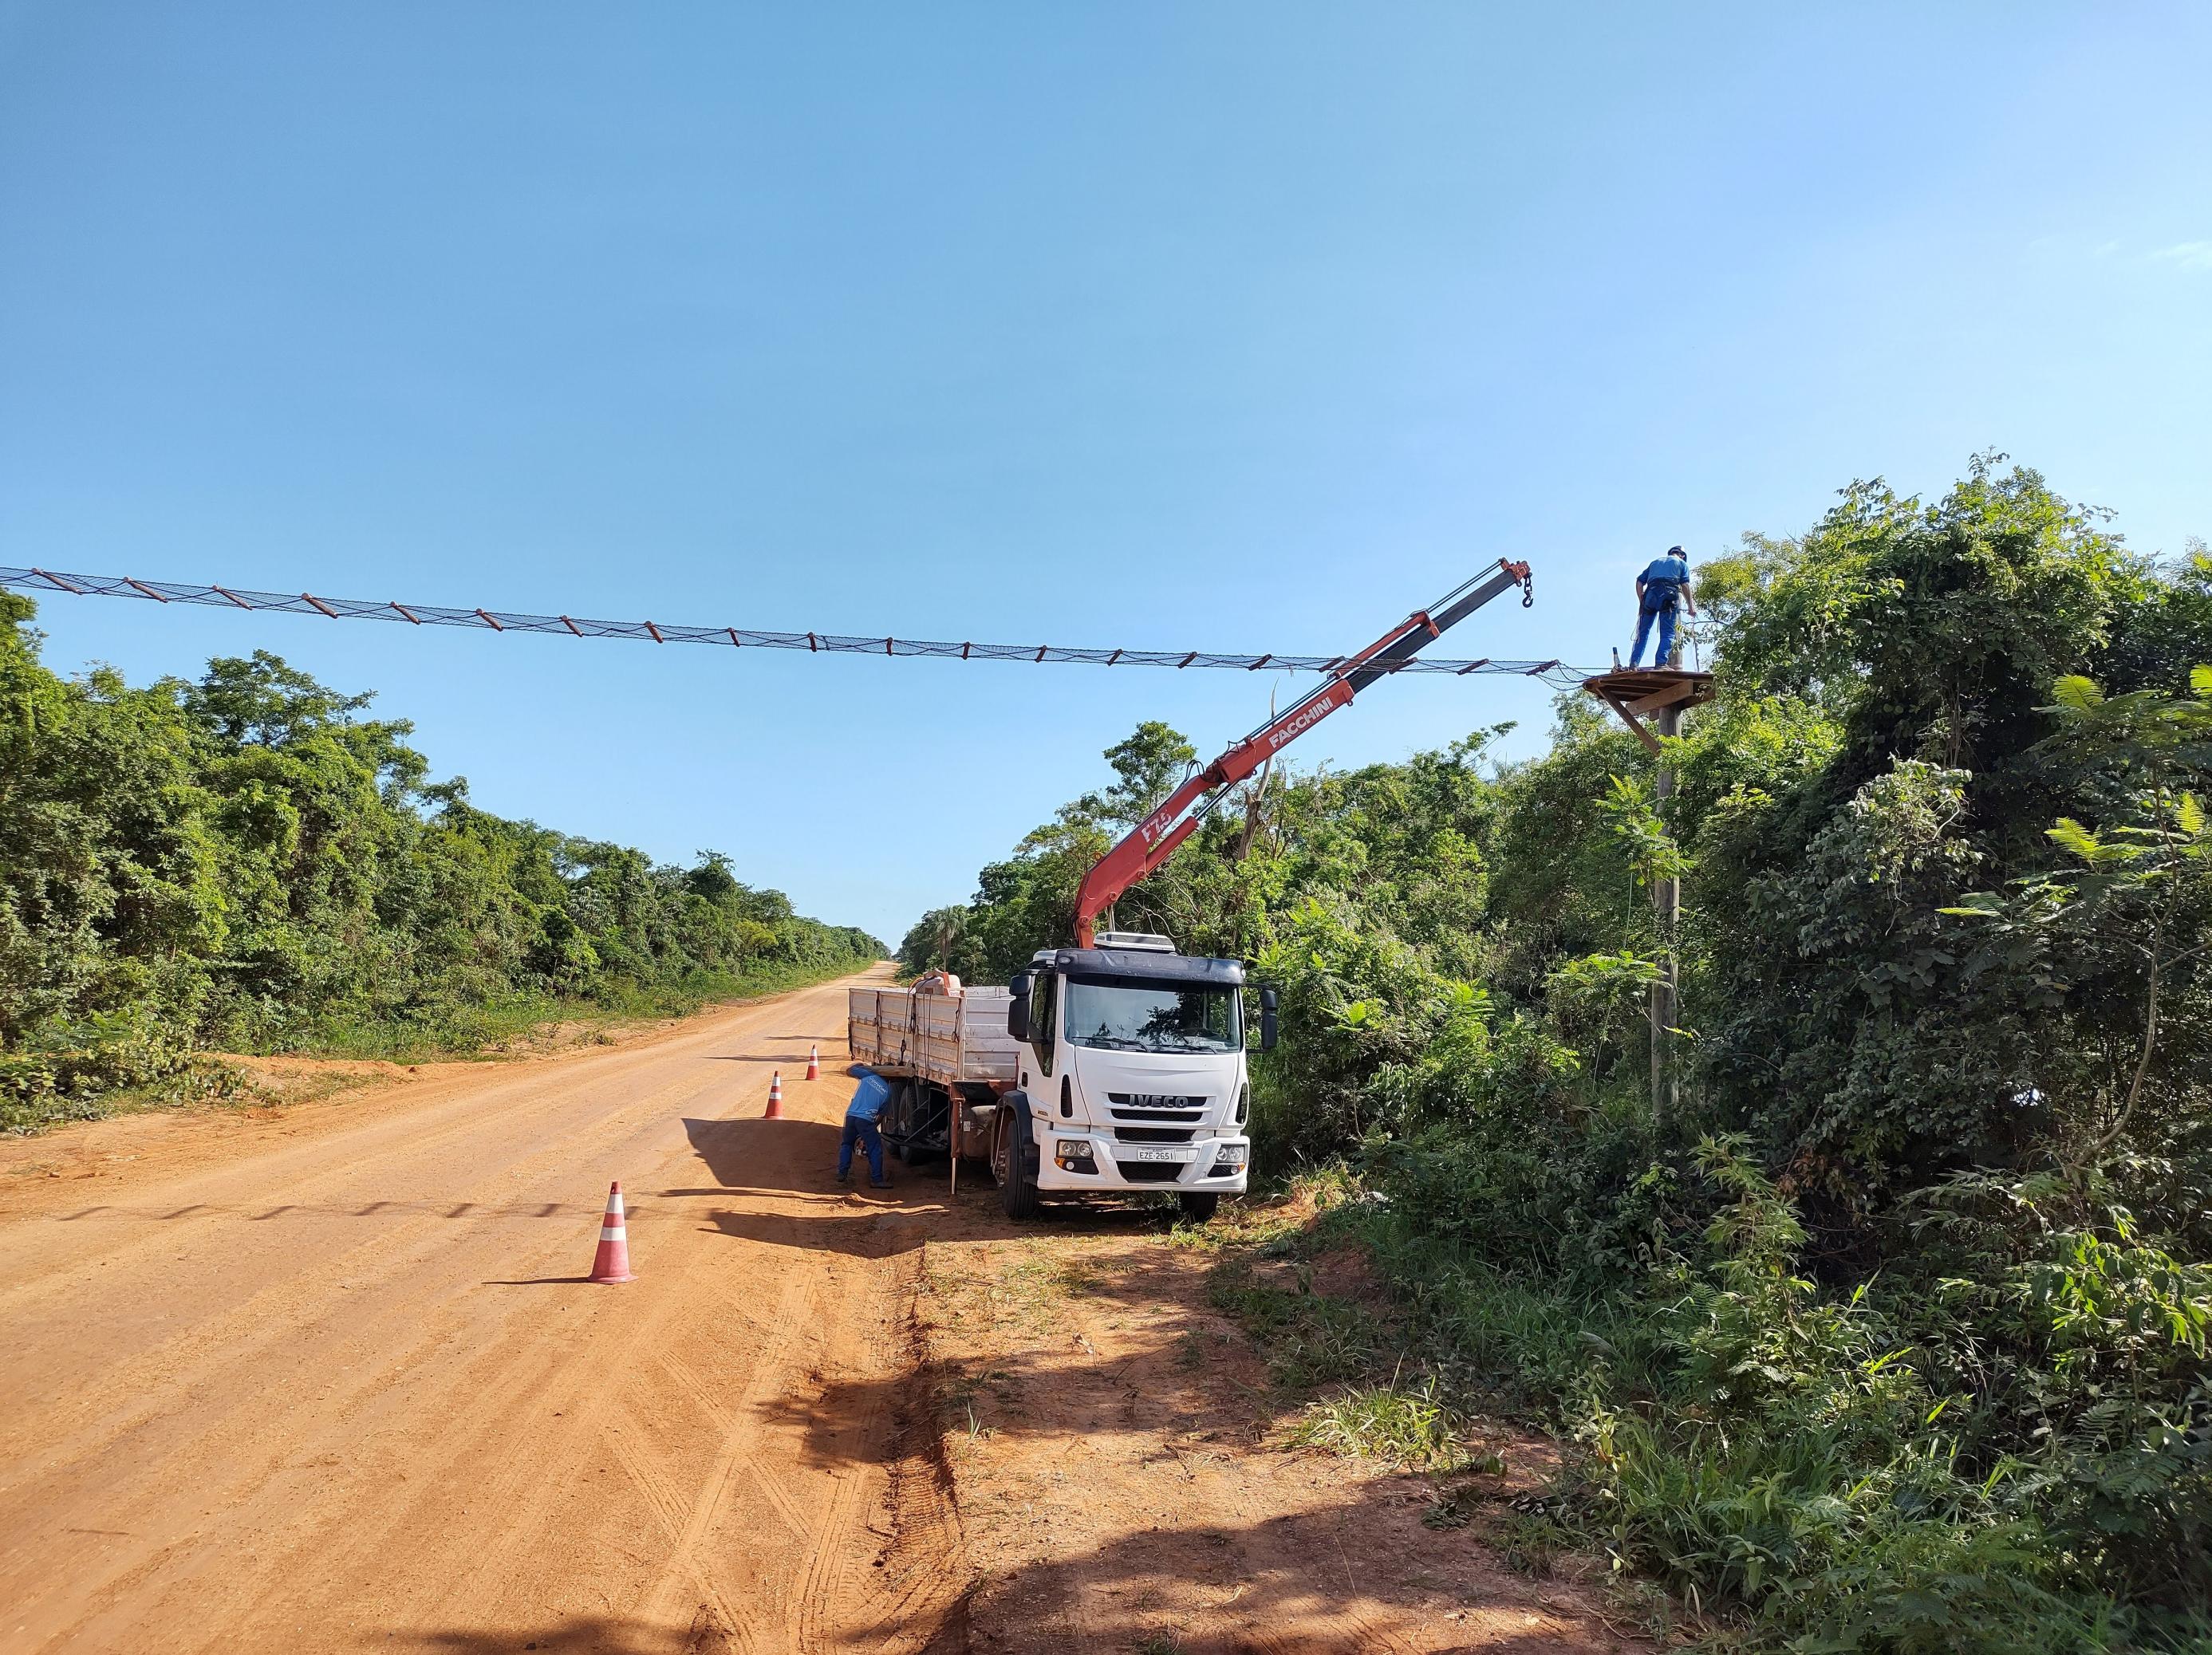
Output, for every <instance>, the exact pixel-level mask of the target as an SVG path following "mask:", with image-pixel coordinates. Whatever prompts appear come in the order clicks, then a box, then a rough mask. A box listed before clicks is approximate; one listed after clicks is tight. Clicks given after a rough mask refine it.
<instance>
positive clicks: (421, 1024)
mask: <svg viewBox="0 0 2212 1655" xmlns="http://www.w3.org/2000/svg"><path fill="white" fill-rule="evenodd" d="M857 969H859V967H858V966H856V965H855V964H854V962H852V961H839V962H837V963H836V964H833V965H820V966H800V965H781V964H771V965H763V966H758V967H752V968H750V969H748V970H745V971H742V972H734V973H732V972H719V973H712V974H707V973H702V974H698V975H696V976H693V977H691V978H688V979H685V980H684V981H683V982H680V983H673V984H666V985H657V986H650V987H640V986H635V985H622V986H621V987H619V988H613V989H609V990H606V991H602V992H600V993H598V994H596V995H593V996H592V997H588V998H585V997H575V996H572V995H551V994H514V995H508V996H504V997H501V998H499V999H495V1000H489V1001H486V1002H483V1003H479V1004H475V1005H462V1006H444V1007H439V1008H436V1009H435V1010H430V1011H424V1012H416V1013H401V1014H398V1015H393V1016H390V1017H384V1018H374V1019H371V1018H361V1017H346V1018H334V1019H331V1020H327V1021H316V1020H311V1021H307V1022H305V1023H303V1024H301V1026H299V1027H298V1028H296V1029H295V1030H290V1031H288V1032H287V1033H286V1034H284V1035H283V1036H282V1037H280V1038H278V1039H276V1040H269V1041H264V1042H260V1043H257V1044H256V1045H255V1046H253V1047H252V1050H254V1051H256V1052H260V1053H263V1054H269V1055H273V1054H276V1053H284V1054H289V1055H294V1056H301V1057H323V1058H369V1059H380V1060H383V1061H386V1062H390V1063H420V1062H422V1061H423V1060H424V1059H425V1058H478V1057H482V1058H498V1057H504V1056H507V1055H510V1054H512V1053H514V1052H527V1051H533V1050H534V1051H543V1050H545V1049H548V1048H549V1047H550V1046H566V1045H575V1044H580V1043H582V1042H584V1041H586V1040H590V1039H592V1037H593V1036H594V1035H596V1034H602V1033H606V1032H609V1031H611V1030H612V1029H614V1028H617V1027H620V1026H622V1025H624V1024H629V1023H637V1022H646V1021H658V1020H659V1019H662V1018H668V1017H685V1016H690V1015H691V1014H693V1013H694V1012H696V1011H700V1010H702V1009H705V1008H706V1007H708V1006H710V1005H724V1004H729V1003H733V1002H736V1001H741V1000H751V999H758V998H760V997H763V996H765V995H769V994H783V993H787V992H789V991H792V990H793V989H800V988H811V987H812V986H813V985H815V984H817V983H826V982H829V981H830V980H832V979H836V978H839V977H844V976H848V975H850V974H851V973H853V972H854V971H855V970H857Z"/></svg>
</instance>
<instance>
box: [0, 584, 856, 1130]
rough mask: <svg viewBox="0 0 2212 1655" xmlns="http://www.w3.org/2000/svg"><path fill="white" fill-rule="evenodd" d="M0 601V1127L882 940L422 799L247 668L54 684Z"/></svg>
mask: <svg viewBox="0 0 2212 1655" xmlns="http://www.w3.org/2000/svg"><path fill="white" fill-rule="evenodd" d="M33 613H34V611H33V606H32V604H31V603H30V602H29V600H27V599H26V598H22V597H16V596H15V595H13V594H8V593H0V621H4V623H5V625H4V629H0V1125H4V1126H11V1127H23V1126H30V1125H39V1124H41V1123H44V1122H46V1121H49V1120H52V1119H57V1118H65V1117H67V1116H70V1115H72V1114H82V1113H85V1112H90V1111H92V1110H94V1109H96V1108H97V1107H98V1100H99V1098H100V1095H101V1094H103V1093H105V1092H106V1091H108V1090H110V1089H112V1088H115V1087H117V1086H121V1085H132V1084H142V1083H146V1082H157V1081H159V1080H160V1079H161V1077H162V1076H167V1075H169V1074H171V1073H173V1072H174V1071H175V1070H177V1069H178V1068H179V1065H180V1064H183V1063H184V1061H185V1058H186V1057H187V1055H188V1054H189V1053H191V1052H193V1051H195V1050H197V1049H201V1048H204V1047H210V1046H213V1047H218V1048H222V1049H226V1050H240V1049H246V1050H270V1049H286V1048H298V1047H304V1046H318V1045H323V1044H327V1043H329V1042H331V1041H332V1040H339V1041H342V1042H343V1043H346V1044H349V1045H352V1046H362V1047H366V1048H368V1049H376V1048H378V1047H380V1046H406V1045H410V1044H415V1045H430V1046H438V1045H453V1046H465V1045H467V1044H469V1043H470V1042H471V1039H472V1038H473V1037H474V1035H475V1034H476V1033H477V1031H478V1030H480V1029H481V1028H483V1027H484V1014H485V1013H486V1012H487V1011H488V1010H489V1009H492V1008H495V1007H502V1006H503V1007H507V1008H508V1009H513V1007H515V1006H516V1005H518V1004H520V1005H521V1006H522V1007H523V1008H524V1009H528V1007H529V1006H530V1005H531V1004H532V1003H535V1002H538V1001H540V1000H542V1001H544V1003H545V1009H546V1010H547V1011H549V1012H550V1010H551V1009H553V1003H554V1001H555V1000H556V998H557V997H563V996H566V997H576V998H583V999H590V1000H597V1001H601V1002H604V1003H623V1002H626V1001H629V1000H632V999H635V998H638V997H644V998H645V999H646V1000H647V1001H651V1000H653V998H654V997H659V998H660V999H663V1000H671V999H672V1000H674V1001H678V1002H681V1001H683V1000H684V999H687V998H692V999H696V997H700V996H702V995H705V994H709V993H714V992H717V991H723V990H725V989H726V988H728V987H730V986H732V985H736V984H738V982H740V981H741V980H742V979H744V978H746V977H747V976H748V975H749V974H750V975H755V976H757V975H758V974H759V973H761V972H762V971H763V969H783V970H786V971H792V970H797V969H800V968H806V969H819V970H825V971H826V970H828V969H830V968H832V967H836V966H839V965H842V964H847V963H853V962H858V961H865V960H869V959H873V958H875V957H877V956H878V955H879V954H880V953H881V952H882V947H881V945H880V944H879V943H877V942H876V941H875V940H874V939H873V938H872V937H867V936H866V935H865V934H864V933H862V932H860V931H855V930H853V929H851V928H849V927H839V926H829V925H824V924H820V923H818V922H817V921H815V920H811V919H805V918H799V916H797V915H795V914H794V913H793V912H792V907H791V904H790V903H789V901H788V900H786V899H785V897H784V896H783V895H782V894H781V893H780V892H776V891H769V890H758V889H755V888H751V887H750V886H748V885H746V884H745V883H744V882H742V881H740V880H739V879H738V877H737V876H736V875H735V873H734V871H733V870H732V867H731V864H730V863H729V861H728V859H727V858H725V857H722V856H720V855H718V854H715V853H713V852H706V853H702V856H701V858H700V860H699V862H698V864H697V865H696V866H695V867H693V868H690V869H679V868H671V867H663V866H657V865H655V864H653V862H652V860H651V859H650V858H647V856H646V855H645V854H644V853H643V852H639V851H635V850H630V849H628V848H626V847H624V846H617V845H607V844H600V843H597V842H593V841H589V840H578V839H573V838H570V837H569V836H568V835H566V834H560V833H556V832H554V831H552V830H550V829H548V828H544V827H538V826H537V825H536V824H534V823H532V822H526V821H506V820H504V819H502V818H501V817H498V816H495V815H490V814H489V813H488V812H486V811H483V810H480V809H477V808H476V807H475V806H474V805H472V804H471V803H470V802H469V797H468V788H467V785H466V784H465V782H463V781H461V780H459V779H454V780H453V781H448V782H445V783H441V784H436V785H430V784H428V783H427V782H426V778H427V776H428V763H427V761H425V760H424V759H423V757H422V755H421V754H419V753H417V752H416V751H415V750H414V749H412V748H411V747H410V746H409V745H408V744H407V738H408V737H409V735H410V726H409V725H408V724H406V723H405V722H404V720H386V719H376V718H368V717H366V716H364V715H365V714H366V712H367V710H368V706H369V701H370V698H369V697H368V696H367V695H344V694H339V693H337V691H334V690H331V689H329V688H325V686H323V685H321V684H319V683H317V682H315V681H314V680H313V678H311V677H309V676H307V675H306V674H304V673H301V672H300V671H298V670H295V669H294V668H292V667H289V666H288V665H286V664H285V663H284V662H283V661H282V660H280V659H278V658H276V657H275V656H273V655H269V654H266V653H261V652H257V653H256V654H255V655H254V656H253V657H252V658H251V659H248V660H237V659H226V660H217V661H214V662H211V663H210V664H209V667H208V670H207V672H206V674H205V675H204V676H203V677H202V678H201V679H200V680H199V681H198V682H193V683H186V682H180V681H177V680H164V681H162V682H159V683H155V684H152V685H149V686H146V687H143V688H133V687H131V686H130V685H128V684H126V683H125V682H123V680H122V679H121V678H120V677H119V676H118V675H116V674H115V673H113V672H112V671H109V670H104V669H103V670H96V671H94V672H92V673H90V674H88V676H85V677H84V678H82V679H81V680H77V681H75V682H65V681H64V680H62V679H60V678H58V677H57V676H55V675H54V674H53V673H52V672H50V671H48V670H46V668H45V667H44V666H43V665H42V664H40V661H39V658H38V649H37V646H38V638H37V634H35V633H33V631H32V630H31V629H30V627H29V622H30V621H31V618H32V616H33Z"/></svg>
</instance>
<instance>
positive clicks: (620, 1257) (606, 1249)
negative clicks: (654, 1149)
mask: <svg viewBox="0 0 2212 1655" xmlns="http://www.w3.org/2000/svg"><path fill="white" fill-rule="evenodd" d="M636 1279H637V1278H636V1277H635V1276H632V1275H631V1274H630V1273H629V1228H628V1227H626V1226H625V1225H624V1224H623V1204H622V1185H621V1184H620V1183H614V1184H610V1185H607V1215H606V1216H605V1218H603V1219H601V1220H600V1221H599V1256H598V1257H597V1258H594V1259H592V1280H593V1281H594V1282H635V1280H636Z"/></svg>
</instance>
